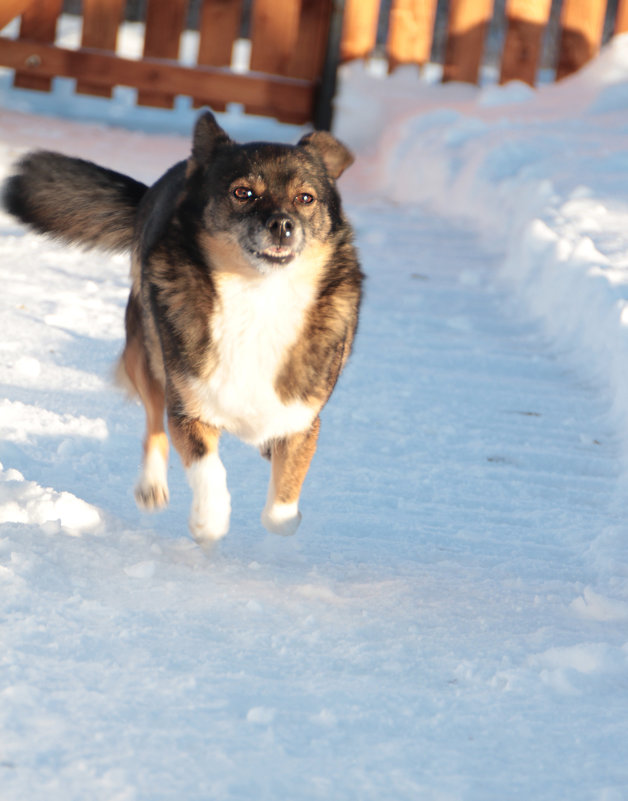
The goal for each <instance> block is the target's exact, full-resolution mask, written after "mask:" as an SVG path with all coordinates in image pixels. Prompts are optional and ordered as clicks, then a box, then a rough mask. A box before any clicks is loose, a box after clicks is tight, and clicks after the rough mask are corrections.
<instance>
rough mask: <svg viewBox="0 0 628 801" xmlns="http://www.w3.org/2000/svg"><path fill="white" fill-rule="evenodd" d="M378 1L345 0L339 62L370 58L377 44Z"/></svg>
mask: <svg viewBox="0 0 628 801" xmlns="http://www.w3.org/2000/svg"><path fill="white" fill-rule="evenodd" d="M379 6H380V0H346V2H345V18H344V23H343V27H342V40H341V43H340V60H341V61H343V62H344V61H352V60H353V59H356V58H366V57H367V56H370V54H371V53H372V52H373V50H374V48H375V44H376V42H377V22H378V19H379Z"/></svg>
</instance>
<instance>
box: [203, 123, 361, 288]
mask: <svg viewBox="0 0 628 801" xmlns="http://www.w3.org/2000/svg"><path fill="white" fill-rule="evenodd" d="M352 161H353V157H352V155H351V153H350V152H349V151H348V150H347V149H346V148H345V146H344V145H342V144H341V143H340V142H338V141H337V140H336V139H334V137H333V136H331V135H330V134H327V133H324V132H315V133H312V134H309V135H308V136H305V137H303V139H301V141H300V142H299V144H298V145H296V146H290V145H277V144H266V143H252V144H246V145H238V144H236V143H234V142H233V141H232V140H230V139H229V137H228V136H227V134H226V133H225V132H224V131H223V130H222V129H221V128H220V127H219V126H218V125H217V123H216V121H215V119H214V118H213V116H212V115H211V114H209V113H207V114H204V115H203V116H202V117H201V118H200V120H199V121H198V123H197V125H196V129H195V133H194V146H193V150H192V156H191V158H190V160H189V163H188V181H189V187H190V191H191V192H192V194H193V195H194V196H195V197H196V198H197V202H200V204H201V205H202V208H203V212H202V219H203V227H204V233H205V235H206V236H207V237H209V239H208V246H209V251H210V253H211V254H212V258H213V260H214V261H218V262H220V264H215V265H214V266H216V267H218V268H219V269H220V268H221V266H223V268H226V269H242V266H243V265H244V266H245V268H248V269H251V268H253V269H254V270H256V271H257V272H259V273H262V274H265V273H268V272H271V271H275V270H278V269H284V268H286V267H288V266H289V265H290V264H292V263H293V262H295V261H296V260H298V259H299V257H307V256H308V254H312V253H315V252H319V251H320V248H322V247H326V246H328V245H329V243H330V239H333V233H334V231H335V230H337V229H339V228H340V226H341V225H342V221H343V220H342V211H341V208H340V200H339V197H338V193H337V191H336V187H335V179H336V178H337V177H338V176H339V175H340V174H341V173H342V172H343V170H344V169H345V168H346V167H348V166H349V164H351V162H352ZM224 265H227V266H226V267H224ZM228 265H231V266H228Z"/></svg>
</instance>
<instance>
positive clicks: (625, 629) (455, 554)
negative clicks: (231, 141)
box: [0, 39, 628, 801]
mask: <svg viewBox="0 0 628 801" xmlns="http://www.w3.org/2000/svg"><path fill="white" fill-rule="evenodd" d="M63 97H65V101H64V102H70V101H68V100H67V97H68V96H67V94H66V95H63ZM42 102H43V101H42ZM45 102H46V103H50V101H49V100H48V99H46V101H45ZM71 102H72V104H74V103H75V102H76V103H79V102H83V101H82V100H76V101H74V100H72V101H71ZM85 102H86V103H92V104H96V105H90V106H85V107H84V108H86V109H88V111H86V114H87V113H88V115H89V116H90V117H91V118H92V119H94V109H99V110H100V111H99V113H101V114H103V115H106V114H107V113H108V112H107V108H110V109H113V111H112V112H111V113H112V115H113V117H114V118H115V119H117V120H118V121H122V122H126V123H128V124H134V125H136V126H137V117H135V116H134V112H133V110H132V106H130V105H127V106H125V105H124V104H122V106H121V105H120V104H118V105H116V103H115V102H114V103H113V104H111V106H109V107H107V106H105V105H103V104H102V103H100V101H89V100H86V101H85ZM33 104H34V105H33ZM0 105H2V106H3V107H4V110H0V172H1V173H2V175H4V174H6V172H7V171H8V170H9V169H10V165H11V163H12V162H13V161H14V160H15V159H16V158H17V157H18V156H19V154H20V153H21V152H23V151H24V150H25V149H28V148H31V147H41V146H44V147H48V148H54V149H58V150H62V151H64V152H68V153H73V154H77V155H81V156H83V157H88V158H93V159H96V160H98V161H100V162H101V163H104V164H106V165H108V166H111V167H114V168H116V169H120V170H124V171H127V172H129V173H130V174H132V175H134V176H136V177H138V178H140V179H143V180H145V181H150V180H152V179H154V178H156V177H157V176H158V175H159V174H160V173H161V172H162V171H163V170H164V169H165V168H166V167H167V166H169V165H170V164H171V163H173V162H174V161H175V160H177V159H179V158H181V157H183V156H184V155H185V153H186V152H187V149H188V146H189V141H188V137H187V135H186V136H184V135H179V134H173V133H170V134H168V135H166V134H164V133H163V131H165V130H168V131H173V130H176V129H177V128H176V126H177V124H181V123H180V120H181V118H182V116H183V117H184V118H185V119H186V120H187V119H188V117H185V115H179V116H178V117H176V119H175V118H174V117H173V115H170V116H169V117H168V115H167V114H166V113H165V112H154V113H153V114H152V115H151V114H150V113H149V112H147V111H146V110H144V111H142V113H141V119H142V121H143V122H146V125H147V127H148V128H149V129H150V132H142V131H140V130H137V128H136V130H134V131H130V130H125V129H122V128H109V127H107V126H105V125H103V124H97V123H95V122H91V123H80V122H76V121H73V122H72V121H68V120H62V119H58V118H50V117H44V116H42V115H41V114H33V113H32V112H33V109H35V110H36V109H37V100H36V99H33V100H30V99H29V96H28V95H27V93H24V92H22V93H12V92H10V91H9V90H8V89H7V85H6V82H5V83H0ZM61 105H63V102H62V103H61ZM73 108H75V114H74V116H76V115H77V114H78V112H77V111H76V108H79V107H78V106H76V107H74V106H73ZM121 108H122V111H121ZM66 111H67V109H66ZM147 115H148V116H147ZM164 115H165V116H164ZM177 120H178V121H179V122H177ZM223 121H224V124H225V125H226V126H227V127H228V128H230V129H231V130H232V132H234V133H235V134H236V135H237V136H240V137H251V138H253V137H254V138H259V137H260V136H264V137H268V136H273V137H275V138H281V139H284V140H285V139H288V140H294V139H295V138H297V137H298V135H299V132H298V131H297V130H296V129H294V128H287V127H282V126H278V125H275V124H271V123H268V122H267V121H260V120H255V119H246V118H242V117H237V116H236V115H233V114H230V115H226V116H225V117H224V118H223ZM160 130H161V131H162V132H161V133H160V132H159V131H160ZM336 131H337V133H338V134H339V135H340V136H342V137H343V138H344V139H345V140H346V141H347V142H348V143H349V144H351V145H353V146H354V147H355V149H356V150H357V152H358V161H357V163H356V165H355V166H354V167H353V168H352V169H351V171H349V173H347V175H346V177H343V179H342V182H343V183H342V186H343V190H344V194H345V197H346V203H347V209H348V212H349V214H350V216H351V218H352V219H353V220H354V222H355V226H356V230H357V235H358V244H359V246H360V250H361V253H362V257H363V262H364V268H365V271H366V272H367V274H368V276H369V279H368V286H367V293H366V299H365V304H364V310H363V315H362V321H361V329H360V333H359V337H358V341H357V343H356V350H355V353H354V356H353V359H352V361H351V363H350V366H349V368H348V370H347V372H346V374H345V375H344V377H343V379H342V380H341V382H340V385H339V387H338V389H337V392H336V394H335V395H334V397H333V399H332V401H331V403H330V404H329V406H328V407H327V409H326V410H325V412H324V416H323V430H322V436H321V444H320V448H319V452H318V454H317V456H316V458H315V462H314V465H313V468H312V470H311V473H310V475H309V476H308V480H307V483H306V488H305V492H304V498H303V513H304V521H303V524H302V527H301V529H300V530H299V533H298V535H297V536H296V537H294V538H292V539H283V538H273V537H270V536H269V535H266V534H265V533H264V532H263V531H262V529H261V527H260V525H259V523H258V518H259V512H260V510H261V507H262V505H263V502H264V496H265V483H266V478H267V476H266V472H267V466H266V464H265V463H264V462H262V460H260V459H259V457H258V456H257V454H256V453H255V452H254V451H253V450H251V449H249V448H247V447H245V446H243V445H241V444H240V443H238V442H237V441H235V440H233V439H227V440H226V441H225V443H224V447H223V456H224V461H225V463H226V466H227V469H228V473H229V482H230V489H231V492H232V500H233V507H234V516H233V526H232V531H231V532H230V534H229V536H228V537H227V538H226V539H225V540H224V541H223V542H221V544H220V547H219V548H218V549H217V551H215V552H214V553H213V554H212V555H211V557H208V556H207V554H205V553H204V552H203V551H201V550H200V549H199V548H198V547H197V546H196V545H195V544H194V543H193V542H192V541H191V539H190V537H189V535H188V532H187V528H186V518H187V508H188V505H189V500H190V498H189V491H188V489H187V487H186V485H185V480H184V476H183V472H182V470H181V467H180V465H179V463H178V461H177V459H176V457H175V458H174V459H173V463H172V466H171V468H170V484H171V496H172V501H171V506H170V508H169V509H168V510H167V511H166V512H165V513H163V514H160V515H158V516H154V517H153V516H145V515H143V514H141V513H140V512H138V511H137V510H136V509H135V506H134V503H133V497H132V485H133V482H134V479H135V474H136V471H137V467H138V462H139V455H140V438H141V432H142V427H143V419H142V413H141V410H140V409H139V408H138V407H137V406H135V405H133V404H129V403H128V402H126V401H125V399H124V398H123V397H122V396H121V395H120V394H119V392H118V391H117V390H115V389H114V388H113V387H112V386H111V381H110V371H111V365H112V364H113V362H114V361H115V358H116V356H117V354H118V352H119V349H120V347H121V340H122V333H123V327H122V317H123V309H124V304H125V300H126V293H127V287H128V280H127V269H128V268H127V263H126V259H125V258H123V257H114V258H110V257H104V256H102V255H99V254H94V253H89V254H85V253H83V252H80V251H77V250H71V249H64V248H61V247H59V246H57V245H54V244H51V243H50V242H47V241H46V240H43V239H41V238H37V237H35V236H33V235H31V234H27V233H25V232H24V231H23V230H22V229H21V228H20V227H19V226H18V225H17V224H16V223H15V222H14V221H13V220H11V219H10V218H8V217H6V216H4V215H3V216H0V235H1V238H0V284H1V286H2V293H0V331H1V332H2V333H1V334H0V388H1V389H0V462H1V463H2V467H1V468H0V585H1V589H0V609H1V611H0V626H1V631H2V639H3V647H2V652H1V656H0V797H2V799H7V801H25V800H27V801H39V800H40V799H42V800H43V799H45V800H46V801H84V799H85V798H90V799H92V800H93V801H159V800H160V799H164V801H165V800H167V801H171V800H172V799H177V801H179V799H185V801H201V800H202V801H206V800H207V799H217V800H220V801H222V799H225V801H241V800H244V799H247V801H248V799H251V798H256V799H260V800H262V801H264V800H265V799H268V801H277V800H278V799H282V800H283V799H297V798H298V799H304V800H306V799H333V801H345V800H346V801H363V800H371V799H372V801H406V799H407V800H408V801H410V799H412V801H415V800H416V799H420V801H504V799H508V800H509V801H510V799H514V800H516V801H524V799H525V801H529V799H535V801H557V799H570V801H625V799H628V762H627V760H626V753H627V752H628V545H627V543H628V524H627V523H626V506H627V501H628V489H627V483H628V482H627V479H626V473H627V465H628V369H627V365H628V338H627V331H628V311H626V309H627V308H628V306H627V304H628V189H627V187H628V157H627V155H626V153H627V152H628V150H627V148H626V145H627V143H628V41H627V40H626V39H618V40H616V41H615V42H614V43H613V44H612V46H611V47H610V48H609V49H607V50H606V51H605V52H604V53H603V54H602V55H601V56H600V58H599V59H597V61H596V62H595V63H593V64H592V65H591V66H590V67H589V68H588V69H587V70H585V71H583V72H582V73H581V74H580V75H578V76H576V77H574V78H572V79H569V80H568V81H565V82H563V83H562V84H560V85H558V86H546V87H543V88H542V89H540V90H538V91H537V92H532V91H531V90H529V89H527V88H526V87H524V86H520V85H511V86H508V87H503V88H499V87H495V86H487V87H484V88H483V89H475V88H472V87H462V86H455V85H449V86H439V85H436V86H434V85H429V84H426V83H422V82H420V81H418V79H417V78H416V75H414V74H413V73H412V72H411V71H407V72H406V71H402V72H401V73H399V74H397V75H395V76H393V77H391V78H387V79H383V78H377V77H375V76H373V75H371V74H368V73H366V72H365V71H364V70H363V69H362V68H361V67H359V66H352V67H349V68H346V69H345V71H344V73H343V79H342V82H341V94H340V97H339V101H338V114H337V123H336Z"/></svg>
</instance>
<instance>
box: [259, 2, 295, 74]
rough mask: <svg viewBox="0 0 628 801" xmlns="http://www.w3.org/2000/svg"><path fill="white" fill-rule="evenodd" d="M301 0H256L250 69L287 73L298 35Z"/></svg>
mask: <svg viewBox="0 0 628 801" xmlns="http://www.w3.org/2000/svg"><path fill="white" fill-rule="evenodd" d="M300 14H301V3H300V0H254V3H253V8H252V10H251V69H252V70H258V71H259V72H269V73H271V74H272V75H287V74H288V72H289V67H290V62H291V60H292V54H293V52H294V49H295V47H296V44H297V37H298V34H299V18H300Z"/></svg>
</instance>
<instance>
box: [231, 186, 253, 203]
mask: <svg viewBox="0 0 628 801" xmlns="http://www.w3.org/2000/svg"><path fill="white" fill-rule="evenodd" d="M233 196H234V197H235V198H236V199H237V200H253V198H254V197H255V192H254V191H253V190H252V189H250V188H249V187H248V186H236V188H235V189H234V190H233Z"/></svg>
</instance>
